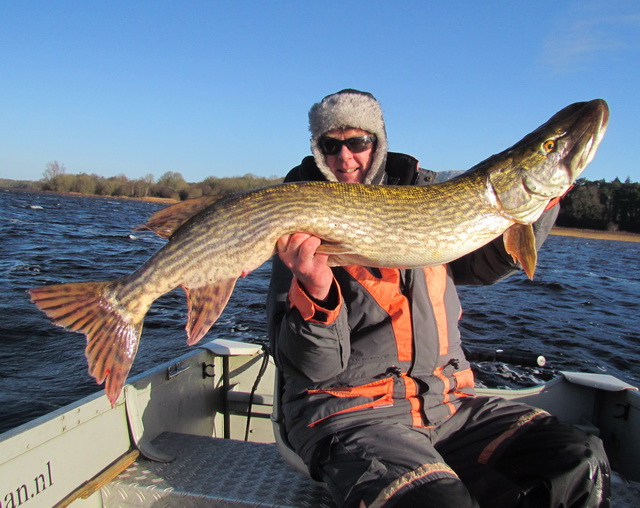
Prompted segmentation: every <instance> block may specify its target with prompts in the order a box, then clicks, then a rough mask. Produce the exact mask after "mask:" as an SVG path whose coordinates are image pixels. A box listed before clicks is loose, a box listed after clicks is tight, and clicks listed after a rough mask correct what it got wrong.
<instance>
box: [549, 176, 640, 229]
mask: <svg viewBox="0 0 640 508" xmlns="http://www.w3.org/2000/svg"><path fill="white" fill-rule="evenodd" d="M556 224H557V225H558V226H563V227H568V228H583V229H597V230H604V231H628V232H631V233H640V183H637V182H631V181H630V180H629V179H627V181H625V182H624V183H623V182H621V181H620V180H618V179H617V178H616V179H615V180H613V181H612V182H605V181H604V180H598V181H595V182H591V181H589V180H585V179H584V178H580V179H578V180H576V183H575V185H574V187H573V189H571V191H570V192H569V193H568V194H567V195H566V196H565V197H564V198H563V199H562V201H561V203H560V215H559V216H558V220H557V222H556Z"/></svg>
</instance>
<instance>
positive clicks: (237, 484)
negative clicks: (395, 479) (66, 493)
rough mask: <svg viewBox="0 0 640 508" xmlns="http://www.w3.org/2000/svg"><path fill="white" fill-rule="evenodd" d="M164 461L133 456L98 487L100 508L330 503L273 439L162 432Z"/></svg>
mask: <svg viewBox="0 0 640 508" xmlns="http://www.w3.org/2000/svg"><path fill="white" fill-rule="evenodd" d="M153 445H154V446H155V447H156V448H158V449H159V450H162V451H163V452H167V453H170V454H173V455H175V457H176V458H175V460H174V461H173V462H171V463H168V464H163V463H160V462H152V461H149V460H145V459H138V460H137V461H136V462H134V463H133V464H132V465H131V466H130V467H128V468H127V469H126V470H124V471H123V472H122V473H120V475H119V476H117V477H116V478H115V479H114V480H113V481H112V482H111V483H109V484H108V485H107V486H106V487H103V489H102V500H103V503H104V506H105V507H113V508H116V507H118V508H120V507H133V506H145V507H149V506H162V507H180V508H182V507H199V506H201V507H205V506H207V507H211V506H219V507H232V506H233V507H242V506H247V507H249V506H251V507H258V506H270V507H275V506H282V507H291V508H294V507H305V506H306V507H314V508H315V507H317V508H324V507H327V508H328V507H331V506H334V504H333V502H332V500H331V497H330V496H329V493H328V492H327V491H326V490H325V489H324V488H323V487H322V486H321V485H320V484H318V483H315V482H313V481H312V480H310V479H308V478H306V477H305V476H303V475H302V474H300V473H298V472H297V471H294V470H293V469H291V468H290V467H288V466H287V465H286V464H285V462H284V460H283V459H282V458H281V457H280V454H279V453H278V450H277V449H276V446H275V445H274V444H265V443H251V442H245V441H238V440H232V439H220V438H209V437H203V436H192V435H185V434H175V433H171V432H165V433H163V434H161V435H160V436H158V437H157V438H156V439H155V440H154V441H153Z"/></svg>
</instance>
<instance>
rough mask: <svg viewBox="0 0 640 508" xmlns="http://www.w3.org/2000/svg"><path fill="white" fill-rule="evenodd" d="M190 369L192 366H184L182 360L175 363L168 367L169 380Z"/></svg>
mask: <svg viewBox="0 0 640 508" xmlns="http://www.w3.org/2000/svg"><path fill="white" fill-rule="evenodd" d="M189 369H190V366H189V365H187V366H186V367H184V368H183V367H182V364H181V363H180V362H176V363H174V364H173V365H172V366H171V367H167V381H168V380H169V379H172V378H174V377H176V376H179V375H180V374H182V373H183V372H186V371H187V370H189Z"/></svg>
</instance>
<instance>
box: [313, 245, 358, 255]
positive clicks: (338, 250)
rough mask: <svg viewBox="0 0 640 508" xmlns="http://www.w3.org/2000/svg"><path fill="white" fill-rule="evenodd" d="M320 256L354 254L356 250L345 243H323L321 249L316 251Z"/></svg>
mask: <svg viewBox="0 0 640 508" xmlns="http://www.w3.org/2000/svg"><path fill="white" fill-rule="evenodd" d="M316 252H319V253H320V254H336V255H337V254H354V253H355V252H356V250H355V249H354V248H353V247H351V245H347V244H344V243H330V242H326V243H325V242H322V244H321V245H320V247H318V248H317V249H316Z"/></svg>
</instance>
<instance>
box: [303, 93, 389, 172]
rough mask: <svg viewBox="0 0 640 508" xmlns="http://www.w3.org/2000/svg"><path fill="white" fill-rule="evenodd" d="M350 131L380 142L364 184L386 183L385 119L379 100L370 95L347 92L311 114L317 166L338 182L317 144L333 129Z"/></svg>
mask: <svg viewBox="0 0 640 508" xmlns="http://www.w3.org/2000/svg"><path fill="white" fill-rule="evenodd" d="M347 127H351V128H354V129H362V130H365V131H367V132H370V133H371V134H375V136H376V138H377V140H378V141H377V146H376V151H375V152H374V154H373V162H372V163H371V168H370V169H369V171H368V173H367V174H366V176H365V181H364V182H363V183H371V184H381V183H383V182H384V167H385V162H386V160H387V150H388V144H387V132H386V129H385V125H384V119H383V117H382V108H381V107H380V103H379V102H378V101H377V100H376V98H375V97H374V96H373V95H371V94H370V93H368V92H360V91H358V90H353V89H346V90H341V91H340V92H337V93H334V94H332V95H328V96H326V97H325V98H324V99H322V101H320V102H318V103H316V104H314V105H313V106H312V107H311V109H310V110H309V131H310V132H311V152H312V153H313V156H314V158H315V161H316V165H317V166H318V168H319V169H320V171H321V172H322V174H323V175H324V176H325V177H326V178H327V180H329V181H332V182H335V181H337V179H336V177H335V175H334V174H333V173H332V172H331V170H330V169H329V166H328V165H327V163H326V162H325V156H324V154H323V153H322V151H321V150H320V146H319V144H318V140H319V139H320V137H321V136H323V135H324V134H326V133H327V132H329V131H331V130H333V129H341V128H347Z"/></svg>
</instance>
